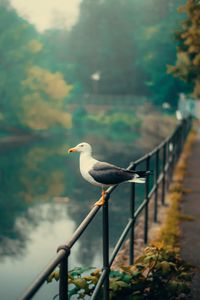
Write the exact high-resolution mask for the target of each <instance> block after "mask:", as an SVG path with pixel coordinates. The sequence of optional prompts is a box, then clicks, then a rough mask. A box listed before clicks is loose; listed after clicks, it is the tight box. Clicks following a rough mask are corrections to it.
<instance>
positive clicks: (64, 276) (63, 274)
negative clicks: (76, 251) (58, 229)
mask: <svg viewBox="0 0 200 300" xmlns="http://www.w3.org/2000/svg"><path fill="white" fill-rule="evenodd" d="M63 250H64V251H65V256H64V257H63V259H62V260H61V263H60V278H59V300H68V258H69V254H70V249H69V248H68V247H67V246H66V247H65V246H63Z"/></svg>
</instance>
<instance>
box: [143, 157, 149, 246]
mask: <svg viewBox="0 0 200 300" xmlns="http://www.w3.org/2000/svg"><path fill="white" fill-rule="evenodd" d="M149 167H150V156H149V155H148V156H147V158H146V171H149ZM145 201H146V205H145V208H144V243H145V244H147V242H148V221H149V176H147V178H146V182H145Z"/></svg>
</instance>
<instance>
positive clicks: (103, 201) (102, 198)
mask: <svg viewBox="0 0 200 300" xmlns="http://www.w3.org/2000/svg"><path fill="white" fill-rule="evenodd" d="M105 195H106V191H104V189H102V193H101V198H100V199H99V200H98V201H97V202H95V204H94V206H103V205H104V203H105V201H106V200H105Z"/></svg>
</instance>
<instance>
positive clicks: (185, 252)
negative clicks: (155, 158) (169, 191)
mask: <svg viewBox="0 0 200 300" xmlns="http://www.w3.org/2000/svg"><path fill="white" fill-rule="evenodd" d="M183 185H184V188H185V189H190V190H191V193H188V194H184V196H183V201H182V204H181V212H182V213H183V214H186V215H189V216H191V217H193V218H194V221H185V222H182V223H181V240H180V246H181V256H182V258H183V259H184V260H185V261H186V262H188V263H190V264H192V265H193V266H195V267H196V271H195V275H194V277H193V279H192V292H191V298H190V299H194V300H200V130H198V137H197V140H196V142H195V143H194V144H193V146H192V151H191V154H190V157H189V159H188V163H187V173H186V177H185V179H184V184H183Z"/></svg>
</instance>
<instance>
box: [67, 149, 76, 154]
mask: <svg viewBox="0 0 200 300" xmlns="http://www.w3.org/2000/svg"><path fill="white" fill-rule="evenodd" d="M71 152H77V150H76V148H69V149H68V153H71Z"/></svg>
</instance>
